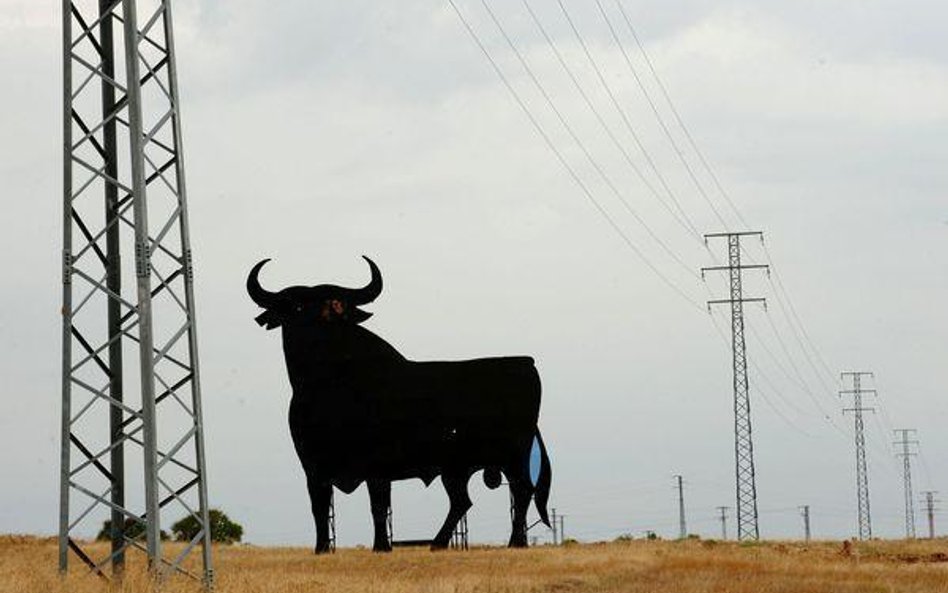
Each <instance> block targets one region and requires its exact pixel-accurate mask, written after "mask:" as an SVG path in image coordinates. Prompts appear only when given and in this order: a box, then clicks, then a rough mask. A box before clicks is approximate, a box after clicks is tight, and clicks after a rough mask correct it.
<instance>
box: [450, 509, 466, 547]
mask: <svg viewBox="0 0 948 593" xmlns="http://www.w3.org/2000/svg"><path fill="white" fill-rule="evenodd" d="M451 547H452V548H454V549H455V550H467V549H468V527H467V513H464V515H463V516H462V517H461V518H460V519H459V520H458V524H457V525H456V526H455V527H454V535H453V537H452V538H451Z"/></svg>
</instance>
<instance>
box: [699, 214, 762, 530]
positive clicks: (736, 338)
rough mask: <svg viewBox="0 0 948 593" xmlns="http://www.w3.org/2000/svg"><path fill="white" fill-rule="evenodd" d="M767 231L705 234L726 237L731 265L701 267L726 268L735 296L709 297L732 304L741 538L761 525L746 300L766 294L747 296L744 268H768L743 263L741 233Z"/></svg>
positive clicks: (732, 292) (708, 269)
mask: <svg viewBox="0 0 948 593" xmlns="http://www.w3.org/2000/svg"><path fill="white" fill-rule="evenodd" d="M750 235H757V236H760V237H761V240H763V233H760V232H741V233H713V234H709V235H705V236H704V238H705V241H707V240H708V239H710V238H713V237H724V238H726V239H727V243H728V265H726V266H713V267H710V268H701V275H702V277H704V274H705V272H709V271H726V272H728V276H729V277H730V284H731V298H729V299H720V300H713V301H708V309H709V310H710V308H711V305H717V304H728V305H730V306H731V350H732V360H733V368H734V458H735V474H736V482H737V539H738V540H746V539H751V540H756V539H759V538H760V531H759V529H758V528H757V483H756V478H755V471H754V442H753V439H752V436H751V411H750V393H749V392H750V389H749V385H748V381H747V350H746V346H745V343H744V303H750V302H760V303H764V306H766V300H765V299H762V298H744V293H743V278H742V276H743V271H744V270H748V269H764V270H768V272H769V267H768V266H767V265H764V264H753V265H743V264H741V237H746V236H750Z"/></svg>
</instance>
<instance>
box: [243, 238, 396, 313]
mask: <svg viewBox="0 0 948 593" xmlns="http://www.w3.org/2000/svg"><path fill="white" fill-rule="evenodd" d="M362 257H363V259H365V261H367V262H368V263H369V268H370V269H371V271H372V279H371V280H370V281H369V283H368V284H367V285H366V286H364V287H363V288H342V287H341V286H334V285H332V284H320V285H319V286H291V287H289V288H284V289H283V290H281V291H280V292H269V291H267V290H265V289H264V288H263V287H262V286H260V280H259V279H258V278H257V275H258V274H259V273H260V269H261V268H262V267H263V265H264V264H266V263H267V262H268V261H270V260H269V259H265V260H263V261H261V262H260V263H258V264H257V265H255V266H254V267H253V269H252V270H250V274H249V275H248V276H247V292H248V293H249V294H250V298H252V299H253V302H255V303H257V304H258V305H260V306H261V307H263V308H264V309H266V310H265V311H264V312H263V313H261V314H260V315H258V316H257V317H256V321H257V323H259V324H260V325H262V326H263V327H265V328H267V329H273V328H275V327H280V326H281V325H284V324H287V325H291V324H297V323H318V324H329V323H339V322H348V323H362V322H363V321H365V320H366V319H368V318H369V317H371V316H372V314H371V313H366V312H365V311H362V310H361V309H359V306H360V305H366V304H368V303H371V302H372V301H374V300H375V299H376V298H377V297H378V296H379V294H380V293H381V292H382V274H381V273H380V272H379V268H378V266H376V265H375V262H373V261H372V260H371V259H369V258H367V257H365V256H364V255H363V256H362Z"/></svg>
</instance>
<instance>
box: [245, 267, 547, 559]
mask: <svg viewBox="0 0 948 593" xmlns="http://www.w3.org/2000/svg"><path fill="white" fill-rule="evenodd" d="M365 260H366V261H367V262H368V264H369V267H370V268H371V273H372V279H371V281H370V282H369V284H368V285H366V286H365V287H363V288H359V289H350V288H342V287H339V286H333V285H326V284H323V285H319V286H312V287H306V286H293V287H289V288H285V289H283V290H281V291H279V292H269V291H267V290H265V289H264V288H262V287H261V286H260V282H259V279H258V275H259V273H260V269H261V268H262V267H263V265H264V264H265V263H267V261H269V260H263V261H261V262H260V263H258V264H257V265H255V266H254V267H253V269H252V270H251V271H250V275H249V276H248V278H247V292H248V293H249V294H250V297H251V298H252V299H253V300H254V302H255V303H257V304H258V305H259V306H260V307H263V308H264V309H265V311H264V312H263V313H261V314H260V315H259V316H257V318H256V321H257V323H259V324H260V325H261V326H264V327H265V328H266V329H273V328H276V327H280V328H282V330H283V352H284V356H285V359H286V366H287V371H288V373H289V378H290V384H291V386H292V388H293V397H292V400H291V402H290V413H289V422H290V433H291V434H292V437H293V444H294V446H295V448H296V453H297V455H298V456H299V459H300V463H301V464H302V465H303V470H304V472H305V473H306V481H307V487H308V489H309V497H310V503H311V505H312V512H313V519H314V520H315V523H316V552H317V553H319V552H325V551H327V550H328V549H329V520H328V517H329V501H330V497H331V494H332V488H333V486H335V487H337V488H339V489H340V490H342V491H343V492H345V493H351V492H352V491H353V490H355V489H356V488H357V487H358V486H359V484H361V483H362V482H363V481H364V482H366V483H367V485H368V489H369V498H370V502H371V507H372V519H373V523H374V525H375V541H374V545H373V549H374V550H376V551H388V550H390V549H391V545H390V542H389V541H388V537H387V529H386V515H387V512H388V508H389V506H390V504H391V482H392V481H393V480H404V479H408V478H421V479H422V480H423V481H424V483H425V484H426V485H430V484H431V482H432V481H433V480H434V478H435V477H437V476H439V475H440V476H441V481H442V484H443V485H444V489H445V491H446V492H447V495H448V499H449V501H450V508H449V510H448V515H447V517H446V518H445V520H444V524H443V525H442V526H441V529H440V530H439V531H438V533H437V535H436V536H435V537H434V539H433V540H432V544H431V547H432V549H440V548H446V547H447V545H448V542H449V539H450V537H451V535H452V533H453V531H454V528H455V526H456V525H457V522H458V521H459V520H460V518H461V517H462V516H463V515H464V513H466V512H467V510H468V509H469V508H470V507H471V499H470V497H469V496H468V491H467V484H468V482H469V481H470V478H471V476H472V475H473V474H474V473H475V472H477V471H480V470H484V483H485V484H486V485H487V486H488V487H489V488H492V489H493V488H497V487H498V486H499V485H500V483H501V473H503V475H504V476H505V477H506V478H507V482H508V484H509V486H510V491H511V494H512V496H513V516H512V526H511V535H510V542H509V545H510V546H511V547H524V546H526V545H527V526H526V516H527V507H528V506H529V504H530V500H531V498H535V505H536V508H537V511H538V513H539V515H540V518H541V520H542V521H543V522H544V523H546V524H547V525H549V524H550V523H549V519H548V517H547V511H546V504H547V500H548V498H549V492H550V479H551V470H550V462H549V458H548V457H547V453H546V448H545V447H544V445H543V439H542V438H541V437H540V431H539V429H538V428H537V417H538V415H539V411H540V378H539V375H538V374H537V370H536V367H535V366H534V362H533V359H532V358H529V357H525V356H520V357H504V358H483V359H477V360H467V361H453V362H415V361H411V360H408V359H406V358H405V357H404V356H402V355H401V354H399V352H398V351H397V350H395V348H393V347H392V346H391V345H390V344H389V343H388V342H386V341H385V340H383V339H382V338H380V337H379V336H377V335H375V334H374V333H372V332H370V331H368V330H367V329H365V328H364V327H362V326H361V325H359V324H360V323H361V322H363V321H365V320H366V319H368V318H369V317H370V316H371V313H366V312H365V311H362V310H361V309H359V308H358V307H359V306H360V305H365V304H367V303H370V302H372V301H374V300H375V299H376V298H377V297H378V296H379V294H380V293H381V291H382V276H381V273H380V272H379V269H378V267H377V266H376V265H375V263H373V262H372V260H370V259H369V258H367V257H366V258H365ZM535 442H536V443H537V444H538V446H539V448H540V472H539V477H538V479H537V482H536V484H534V482H533V480H532V479H531V475H530V467H529V466H530V456H531V451H532V448H533V446H534V443H535Z"/></svg>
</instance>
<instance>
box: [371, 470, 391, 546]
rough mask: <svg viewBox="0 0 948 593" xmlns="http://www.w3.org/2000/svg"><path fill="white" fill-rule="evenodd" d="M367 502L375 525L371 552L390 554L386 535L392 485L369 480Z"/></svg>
mask: <svg viewBox="0 0 948 593" xmlns="http://www.w3.org/2000/svg"><path fill="white" fill-rule="evenodd" d="M368 485H369V502H370V503H371V506H372V523H373V524H374V525H375V541H374V542H373V543H372V550H373V551H375V552H391V551H392V541H391V539H390V538H389V533H388V511H389V509H390V508H391V507H392V483H391V482H389V481H388V480H369V483H368Z"/></svg>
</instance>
